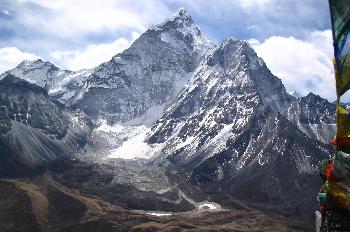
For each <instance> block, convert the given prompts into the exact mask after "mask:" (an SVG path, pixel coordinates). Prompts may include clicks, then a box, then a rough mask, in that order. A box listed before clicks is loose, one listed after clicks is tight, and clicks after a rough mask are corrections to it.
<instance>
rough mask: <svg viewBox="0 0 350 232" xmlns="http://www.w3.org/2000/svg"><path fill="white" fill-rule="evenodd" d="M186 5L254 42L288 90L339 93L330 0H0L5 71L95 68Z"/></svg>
mask: <svg viewBox="0 0 350 232" xmlns="http://www.w3.org/2000/svg"><path fill="white" fill-rule="evenodd" d="M182 7H183V8H185V10H186V11H187V12H188V13H189V14H190V15H191V16H192V18H193V20H194V21H195V23H196V24H197V25H198V26H199V28H200V29H201V31H202V33H203V34H204V35H206V37H207V38H208V39H210V40H212V41H213V42H215V43H220V42H222V41H223V40H225V39H226V38H229V37H233V38H235V39H240V40H247V41H249V42H250V43H251V44H252V46H253V47H254V49H255V51H256V52H257V54H258V55H259V56H260V57H262V58H263V59H264V61H265V62H266V64H267V66H268V67H269V68H270V70H271V71H272V73H273V74H275V75H276V76H278V77H279V78H281V79H282V81H283V83H284V85H285V86H286V89H287V90H288V91H293V90H295V91H297V92H299V93H300V94H301V95H307V94H308V93H309V92H314V93H315V94H318V95H320V96H322V97H324V98H327V99H328V100H330V101H334V100H335V87H334V72H333V66H332V57H333V48H332V35H331V24H330V16H329V9H328V1H327V0H303V1H295V0H215V1H211V0H147V1H146V0H103V1H102V0H55V1H52V0H0V73H2V72H4V71H6V70H8V69H11V68H14V67H15V66H17V65H18V64H19V63H20V62H21V61H22V60H23V59H26V60H34V59H38V58H41V59H43V60H47V61H50V62H52V63H53V64H55V65H57V66H58V67H60V68H64V69H69V70H79V69H84V68H93V67H95V66H97V65H99V64H100V63H102V62H105V61H108V60H109V59H110V58H111V57H112V56H113V55H115V54H117V53H119V52H121V51H123V50H124V49H126V48H127V47H129V46H130V45H131V44H132V42H133V41H134V40H135V39H137V38H138V37H139V36H140V34H142V33H143V32H145V31H146V30H147V28H149V27H150V26H152V25H155V24H158V23H161V22H162V21H163V20H164V19H165V18H167V17H169V16H170V15H171V14H173V13H174V12H176V11H177V10H178V9H179V8H182Z"/></svg>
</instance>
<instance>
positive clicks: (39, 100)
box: [0, 74, 85, 175]
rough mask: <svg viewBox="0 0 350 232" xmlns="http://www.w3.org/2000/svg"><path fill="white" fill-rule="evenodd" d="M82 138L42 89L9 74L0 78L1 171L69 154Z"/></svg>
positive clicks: (62, 108) (80, 143)
mask: <svg viewBox="0 0 350 232" xmlns="http://www.w3.org/2000/svg"><path fill="white" fill-rule="evenodd" d="M84 137H85V135H84V133H83V130H82V129H81V128H79V127H76V128H74V123H73V122H72V121H71V116H70V115H69V114H68V113H67V112H65V110H64V106H63V105H61V104H59V103H57V102H54V101H52V100H51V99H50V97H49V96H48V94H47V92H46V90H44V89H42V88H41V87H38V86H36V85H34V84H30V83H28V82H26V81H24V80H22V79H19V78H17V77H15V76H12V75H10V74H9V75H7V76H6V77H5V78H4V79H2V80H1V81H0V154H1V155H0V157H1V161H2V162H0V164H1V171H0V172H1V174H5V175H6V174H10V173H13V172H16V170H17V167H25V166H27V167H32V166H35V165H37V164H42V163H45V162H49V161H52V160H54V159H55V158H57V157H59V156H63V155H69V154H73V153H74V152H76V151H77V147H79V146H80V145H83V144H84V140H85V138H84ZM18 171H20V170H18Z"/></svg>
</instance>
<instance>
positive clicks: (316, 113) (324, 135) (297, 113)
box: [285, 93, 336, 144]
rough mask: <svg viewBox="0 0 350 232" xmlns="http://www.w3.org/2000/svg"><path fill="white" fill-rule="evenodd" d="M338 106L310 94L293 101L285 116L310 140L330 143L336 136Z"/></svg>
mask: <svg viewBox="0 0 350 232" xmlns="http://www.w3.org/2000/svg"><path fill="white" fill-rule="evenodd" d="M335 109H336V105H335V104H332V103H330V102H328V101H327V100H325V99H323V98H321V97H320V96H318V95H315V94H313V93H309V94H308V95H307V96H305V97H301V98H299V99H297V100H296V101H293V103H292V104H291V106H290V107H289V108H288V111H287V112H285V116H286V117H287V118H288V119H289V120H290V121H291V122H292V123H294V124H295V125H297V126H298V128H299V129H300V130H301V131H303V132H304V133H305V134H306V135H308V136H309V137H310V138H314V139H317V140H319V141H321V142H323V143H326V144H327V143H329V142H330V141H331V140H332V138H333V137H334V135H335V128H336V125H335Z"/></svg>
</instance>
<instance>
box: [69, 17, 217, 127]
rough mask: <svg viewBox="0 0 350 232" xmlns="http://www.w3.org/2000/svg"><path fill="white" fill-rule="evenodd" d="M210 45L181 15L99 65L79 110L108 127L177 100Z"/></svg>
mask: <svg viewBox="0 0 350 232" xmlns="http://www.w3.org/2000/svg"><path fill="white" fill-rule="evenodd" d="M210 46H211V44H210V42H209V41H208V40H207V39H206V38H205V37H204V36H203V35H202V34H201V32H200V31H199V29H198V28H197V27H196V26H195V25H194V23H193V20H192V18H191V17H190V16H189V15H188V14H187V13H186V12H185V11H179V12H178V13H176V14H175V15H174V16H173V17H171V18H169V19H168V20H166V21H165V22H164V23H163V24H160V25H158V26H155V27H153V28H151V29H149V30H147V31H146V32H145V33H144V34H142V35H141V36H140V38H138V39H137V40H136V41H135V42H134V43H133V44H132V45H131V47H130V48H128V49H127V50H125V51H124V52H122V53H121V54H117V55H116V56H114V57H113V58H112V59H111V60H110V61H109V62H106V63H103V64H101V65H100V66H98V67H97V68H96V70H95V72H94V73H93V74H92V76H91V78H90V79H89V85H88V90H86V93H85V94H84V95H83V97H82V98H81V100H79V101H78V102H77V104H76V105H75V107H76V108H79V109H82V110H83V111H84V112H86V113H87V114H89V115H90V116H92V117H93V118H95V119H97V118H104V119H107V120H108V121H109V122H120V121H121V122H125V121H128V120H131V119H134V118H136V117H139V116H141V115H142V114H144V113H145V112H146V110H147V109H149V108H150V107H152V106H157V105H163V104H165V103H168V102H169V101H171V100H173V99H174V98H175V97H176V96H177V94H178V93H179V91H180V90H181V89H182V88H183V85H184V84H186V83H187V81H188V79H189V77H190V75H191V74H192V72H193V71H194V70H195V68H196V67H197V65H198V62H199V59H200V58H201V55H202V53H203V52H204V51H205V50H206V49H208V48H209V47H210Z"/></svg>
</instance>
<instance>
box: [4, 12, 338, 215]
mask: <svg viewBox="0 0 350 232" xmlns="http://www.w3.org/2000/svg"><path fill="white" fill-rule="evenodd" d="M0 79H2V80H1V81H0V90H1V91H0V157H1V159H0V169H1V171H0V173H1V174H2V175H10V174H16V175H18V174H21V175H23V173H25V172H27V169H28V168H29V169H30V168H32V167H35V166H37V165H44V166H45V167H46V168H48V169H49V170H51V171H53V174H52V175H53V177H54V178H55V179H56V180H59V181H60V182H61V183H64V184H65V185H66V186H69V187H74V188H77V189H80V190H81V191H82V192H85V193H88V194H95V195H98V196H101V197H103V199H105V200H107V201H109V202H114V203H117V204H118V205H123V206H124V207H126V208H131V209H140V208H142V207H143V206H144V205H145V204H146V203H145V199H153V200H154V199H155V200H154V202H158V203H156V205H152V204H150V205H148V206H147V207H144V208H142V209H150V210H161V211H172V209H174V210H173V211H186V210H190V209H193V208H196V203H195V202H197V201H202V200H204V199H206V198H210V199H212V200H213V201H215V202H217V203H219V204H221V205H222V206H223V207H228V208H237V207H238V206H237V202H238V201H239V202H244V204H246V205H248V206H249V207H252V208H254V209H260V210H263V211H264V212H269V213H270V212H276V213H282V214H284V215H288V216H293V217H295V218H297V219H298V218H299V219H300V218H302V219H307V220H308V221H309V222H310V221H311V220H312V217H313V211H314V208H315V205H316V202H315V194H316V192H318V188H319V186H320V182H321V180H320V179H319V178H318V173H317V167H318V162H319V161H320V160H323V159H325V158H328V157H329V156H330V155H332V152H333V151H332V147H331V146H330V145H329V141H330V140H331V138H332V137H333V136H334V133H335V104H333V103H329V102H328V101H327V100H325V99H322V98H321V97H319V96H318V95H315V94H313V93H310V94H309V95H307V96H305V97H301V96H298V95H295V94H289V93H288V92H287V91H286V89H285V87H284V86H283V84H282V82H281V80H280V79H279V78H278V77H276V76H274V75H273V74H272V73H271V72H270V70H269V69H268V68H267V67H266V64H265V63H264V61H263V60H262V59H261V58H259V57H258V56H257V54H256V53H255V51H254V49H253V48H252V47H251V46H250V44H249V43H248V42H246V41H240V40H234V39H227V40H225V41H223V42H222V43H220V44H214V43H212V42H211V41H209V40H208V39H207V38H206V37H205V36H204V35H203V34H202V33H201V31H200V30H199V28H198V27H197V26H196V25H195V23H194V22H193V20H192V18H191V16H190V15H189V14H188V13H187V12H186V11H185V10H183V9H181V10H179V11H178V12H176V13H175V14H174V15H172V16H171V17H169V18H168V19H166V20H165V21H164V22H163V23H161V24H159V25H157V26H154V27H152V28H150V29H148V30H147V31H146V32H145V33H144V34H142V35H141V36H140V37H139V38H138V39H137V40H136V41H135V42H134V43H133V44H132V45H131V46H130V47H129V48H128V49H126V50H125V51H124V52H122V53H120V54H116V55H115V56H114V57H112V59H111V60H110V61H108V62H105V63H103V64H101V65H99V66H97V67H96V68H94V69H90V70H81V71H77V72H72V71H68V70H61V69H59V68H58V67H56V66H55V65H53V64H51V63H49V62H44V61H42V60H36V61H24V62H22V63H21V64H19V65H18V66H17V67H16V68H14V69H12V70H9V71H7V72H5V73H3V74H1V75H0ZM67 157H68V159H70V158H72V159H78V160H80V161H81V162H82V163H85V162H87V163H89V165H88V167H89V168H88V169H87V170H85V171H84V167H86V166H84V165H81V166H79V163H78V164H77V163H74V165H73V166H72V165H71V164H67V163H65V162H66V161H64V160H66V158H67ZM57 158H58V159H57ZM52 162H53V163H52ZM60 162H61V163H60ZM23 168H25V170H26V171H23ZM74 170H80V173H78V171H74ZM82 173H84V177H82V178H84V181H80V180H79V175H82ZM106 175H108V178H107V180H104V182H103V187H101V186H99V185H98V184H100V181H99V180H100V179H99V178H102V177H103V176H106ZM155 176H158V177H155ZM160 176H161V177H160ZM141 180H142V181H141ZM116 186H119V188H122V187H121V186H124V187H123V188H126V189H128V190H129V191H130V192H132V193H133V194H132V195H129V196H128V195H127V193H122V192H120V191H119V190H117V189H118V188H117V187H116ZM126 186H127V187H126ZM106 191H108V192H106ZM110 194H115V196H112V195H110ZM146 195H147V197H145V196H146ZM140 199H142V200H140ZM153 200H152V201H153ZM133 201H134V203H133ZM135 202H137V203H135ZM142 204H144V205H142ZM238 208H239V207H238Z"/></svg>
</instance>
